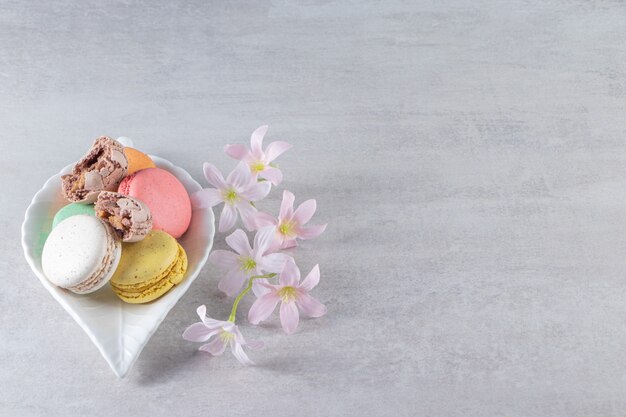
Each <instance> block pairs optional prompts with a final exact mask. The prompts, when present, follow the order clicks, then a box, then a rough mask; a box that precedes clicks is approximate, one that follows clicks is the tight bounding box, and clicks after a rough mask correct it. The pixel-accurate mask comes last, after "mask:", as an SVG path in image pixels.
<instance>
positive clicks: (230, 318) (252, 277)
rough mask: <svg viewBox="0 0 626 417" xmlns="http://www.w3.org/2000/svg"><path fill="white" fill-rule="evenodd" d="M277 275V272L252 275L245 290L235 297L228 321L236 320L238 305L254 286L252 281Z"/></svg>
mask: <svg viewBox="0 0 626 417" xmlns="http://www.w3.org/2000/svg"><path fill="white" fill-rule="evenodd" d="M275 276H276V273H271V274H265V275H253V276H251V277H250V279H249V280H248V285H246V288H244V289H243V291H241V292H240V293H239V295H238V296H237V298H235V302H234V303H233V309H232V310H231V311H230V316H228V321H230V322H231V323H234V322H235V318H236V316H237V307H238V306H239V301H241V299H242V298H243V296H244V295H246V294H247V293H248V291H250V289H251V288H252V281H254V280H255V279H259V278H274V277H275Z"/></svg>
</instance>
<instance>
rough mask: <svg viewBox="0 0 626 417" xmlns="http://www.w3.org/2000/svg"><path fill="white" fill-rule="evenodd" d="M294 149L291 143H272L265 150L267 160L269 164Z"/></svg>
mask: <svg viewBox="0 0 626 417" xmlns="http://www.w3.org/2000/svg"><path fill="white" fill-rule="evenodd" d="M292 147H293V146H292V145H291V144H290V143H287V142H283V141H280V140H278V141H276V142H272V143H270V144H269V145H267V148H265V157H266V158H267V162H272V161H273V160H274V159H276V158H278V157H279V156H280V155H282V154H283V153H284V152H286V151H288V150H289V149H291V148H292Z"/></svg>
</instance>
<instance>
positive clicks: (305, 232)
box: [296, 224, 327, 240]
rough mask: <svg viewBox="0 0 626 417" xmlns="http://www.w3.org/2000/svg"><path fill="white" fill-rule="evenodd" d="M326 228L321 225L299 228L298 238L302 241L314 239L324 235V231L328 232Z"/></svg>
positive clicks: (297, 231) (324, 225)
mask: <svg viewBox="0 0 626 417" xmlns="http://www.w3.org/2000/svg"><path fill="white" fill-rule="evenodd" d="M326 226H327V225H326V224H321V225H319V226H307V227H299V228H298V230H296V233H298V237H299V238H300V239H303V240H309V239H314V238H316V237H318V236H319V235H321V234H322V233H324V230H326Z"/></svg>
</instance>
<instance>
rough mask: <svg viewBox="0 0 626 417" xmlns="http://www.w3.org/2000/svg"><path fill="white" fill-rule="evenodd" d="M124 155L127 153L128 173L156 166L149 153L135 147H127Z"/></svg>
mask: <svg viewBox="0 0 626 417" xmlns="http://www.w3.org/2000/svg"><path fill="white" fill-rule="evenodd" d="M124 155H126V159H128V175H130V174H134V173H135V172H137V171H141V170H142V169H146V168H155V167H156V165H155V164H154V162H153V161H152V159H150V157H149V156H148V155H146V154H145V153H143V152H141V151H138V150H137V149H135V148H129V147H125V148H124Z"/></svg>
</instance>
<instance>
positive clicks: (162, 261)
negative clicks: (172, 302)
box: [110, 230, 187, 304]
mask: <svg viewBox="0 0 626 417" xmlns="http://www.w3.org/2000/svg"><path fill="white" fill-rule="evenodd" d="M186 271H187V254H186V253H185V250H184V249H183V247H182V246H180V245H179V244H178V242H177V241H176V239H174V238H173V237H172V236H170V235H168V234H167V233H165V232H163V231H161V230H153V231H151V232H150V233H149V234H148V235H147V236H146V237H145V238H144V239H143V240H140V241H139V242H135V243H124V244H123V245H122V258H121V259H120V263H119V266H118V267H117V270H116V271H115V274H113V277H112V278H111V281H110V282H111V287H113V291H114V292H115V293H116V294H117V296H118V297H119V298H121V299H122V300H123V301H126V302H127V303H132V304H141V303H148V302H150V301H153V300H156V299H157V298H159V297H161V296H162V295H164V294H165V293H166V292H168V291H169V290H170V289H171V288H172V287H173V286H174V285H176V284H179V283H180V282H181V281H182V280H183V278H184V277H185V272H186Z"/></svg>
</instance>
